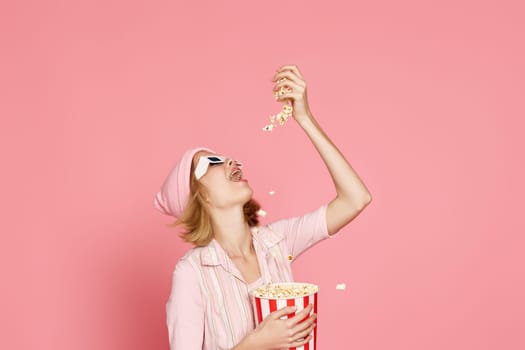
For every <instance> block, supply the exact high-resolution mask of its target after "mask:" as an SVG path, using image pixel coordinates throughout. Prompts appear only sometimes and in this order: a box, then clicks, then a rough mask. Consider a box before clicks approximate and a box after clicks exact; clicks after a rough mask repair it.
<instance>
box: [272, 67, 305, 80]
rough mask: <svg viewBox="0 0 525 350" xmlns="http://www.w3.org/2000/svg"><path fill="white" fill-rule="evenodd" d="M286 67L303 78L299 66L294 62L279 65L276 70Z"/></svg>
mask: <svg viewBox="0 0 525 350" xmlns="http://www.w3.org/2000/svg"><path fill="white" fill-rule="evenodd" d="M286 69H288V70H290V71H292V72H293V73H294V74H295V75H297V76H298V77H299V78H301V79H303V80H304V77H303V75H302V74H301V72H300V71H299V68H297V66H296V65H295V64H291V65H284V66H281V67H279V69H278V70H277V71H282V70H286Z"/></svg>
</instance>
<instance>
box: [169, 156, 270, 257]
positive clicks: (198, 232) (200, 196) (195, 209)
mask: <svg viewBox="0 0 525 350" xmlns="http://www.w3.org/2000/svg"><path fill="white" fill-rule="evenodd" d="M193 172H194V165H193V163H192V165H191V171H190V198H189V199H188V203H187V205H186V207H185V208H184V210H183V211H182V213H181V215H180V216H179V217H178V218H177V220H175V222H173V223H171V224H168V226H169V227H175V226H178V225H182V226H184V227H185V229H186V230H185V231H184V232H182V233H181V235H180V237H181V238H182V239H183V240H184V241H186V242H189V243H192V244H194V245H195V246H198V247H202V246H205V245H207V244H208V243H210V242H211V240H212V239H213V230H212V225H211V223H212V219H211V216H210V214H209V213H208V212H207V211H206V207H205V202H206V200H205V196H206V194H207V190H206V188H205V187H204V185H203V184H202V183H200V182H199V181H198V180H197V179H196V178H195V176H194V175H193ZM259 209H261V206H260V204H259V203H258V202H257V201H256V200H255V199H253V198H251V199H250V200H249V201H248V202H246V203H245V204H244V206H243V212H244V219H245V221H246V222H247V223H248V225H249V226H250V227H253V226H256V225H258V224H259V218H258V215H257V212H258V211H259Z"/></svg>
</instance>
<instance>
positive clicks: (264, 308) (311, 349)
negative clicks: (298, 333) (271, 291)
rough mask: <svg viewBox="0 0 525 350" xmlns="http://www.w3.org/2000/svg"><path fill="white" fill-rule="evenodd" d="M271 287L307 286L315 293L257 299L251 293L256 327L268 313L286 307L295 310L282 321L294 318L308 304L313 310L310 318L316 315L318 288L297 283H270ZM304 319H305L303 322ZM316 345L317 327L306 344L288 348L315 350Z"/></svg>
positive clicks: (253, 293)
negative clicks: (313, 289) (295, 308)
mask: <svg viewBox="0 0 525 350" xmlns="http://www.w3.org/2000/svg"><path fill="white" fill-rule="evenodd" d="M272 285H280V286H283V287H286V286H294V285H298V286H299V285H300V286H304V285H309V286H312V287H313V288H315V289H316V292H314V293H312V294H308V295H304V296H296V297H295V296H291V297H283V298H272V297H259V296H258V295H257V294H256V291H253V292H252V299H253V311H254V315H255V323H256V325H259V323H261V322H262V321H263V320H264V319H265V318H266V316H268V315H269V314H270V313H272V312H274V311H277V310H279V309H282V308H284V307H287V306H296V307H297V310H296V312H295V313H291V314H289V315H288V316H284V317H282V319H286V318H292V317H294V316H295V314H296V313H298V312H299V311H301V310H302V309H304V308H306V307H307V306H308V304H313V309H312V312H310V316H311V315H312V314H313V313H315V314H317V293H318V292H319V287H318V286H317V285H314V284H311V283H298V282H283V283H272ZM306 319H307V317H305V320H306ZM303 321H304V320H303ZM301 322H302V321H301ZM316 322H317V320H316ZM316 344H317V326H316V327H314V329H313V331H312V338H311V339H310V341H309V342H308V343H306V344H304V345H303V346H300V347H297V348H290V350H315V347H316Z"/></svg>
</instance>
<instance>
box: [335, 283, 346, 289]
mask: <svg viewBox="0 0 525 350" xmlns="http://www.w3.org/2000/svg"><path fill="white" fill-rule="evenodd" d="M335 289H337V290H345V289H346V284H344V283H340V284H338V285H337V286H335Z"/></svg>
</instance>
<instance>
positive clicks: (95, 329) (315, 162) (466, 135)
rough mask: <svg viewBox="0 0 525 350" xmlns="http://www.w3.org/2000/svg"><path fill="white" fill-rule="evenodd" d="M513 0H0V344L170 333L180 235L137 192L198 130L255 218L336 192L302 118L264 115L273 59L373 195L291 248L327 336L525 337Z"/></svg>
mask: <svg viewBox="0 0 525 350" xmlns="http://www.w3.org/2000/svg"><path fill="white" fill-rule="evenodd" d="M520 3H521V2H519V1H513V2H511V1H492V2H487V1H481V2H480V1H457V0H454V1H451V0H447V1H432V2H431V1H415V0H414V1H406V0H402V1H395V2H394V1H367V2H366V3H363V2H353V3H350V2H346V1H339V2H333V1H320V2H316V3H315V4H314V3H310V4H305V3H304V2H303V1H264V2H258V3H257V4H255V3H254V2H247V1H197V2H189V1H188V2H186V3H182V2H175V1H147V2H146V1H144V2H137V1H115V0H110V1H108V0H105V1H93V0H90V1H87V0H85V1H75V2H72V1H45V2H44V1H16V2H15V1H11V2H3V3H2V5H0V40H1V41H0V43H1V46H0V48H1V55H0V81H1V83H0V89H1V90H0V99H1V100H0V115H1V117H2V127H1V128H0V129H1V135H0V140H1V145H0V146H1V147H0V149H1V151H0V152H1V159H2V181H1V188H0V190H1V193H2V197H3V198H2V202H3V205H2V207H3V208H2V209H3V212H2V224H3V225H2V226H3V227H2V230H1V231H2V242H1V246H2V254H1V259H2V261H1V264H0V265H1V268H2V270H1V271H0V272H1V273H2V278H3V282H2V288H1V293H2V295H1V301H2V316H1V321H2V325H1V327H2V333H3V334H2V336H1V337H0V348H2V349H54V350H62V349H76V350H84V349H86V350H87V349H90V350H91V349H127V350H131V349H167V348H168V335H167V330H166V325H165V309H164V308H165V303H166V300H167V298H168V295H169V291H170V287H171V273H172V271H173V268H174V265H175V263H176V261H177V259H178V258H179V257H180V256H181V255H182V254H183V253H184V252H185V251H186V250H187V249H188V248H189V246H188V245H185V244H182V243H181V240H180V238H178V237H177V234H178V232H177V231H176V230H173V229H168V228H167V227H166V226H165V225H166V224H167V223H169V222H171V221H172V220H171V219H170V218H169V217H167V216H163V215H162V214H160V213H158V212H157V211H156V210H155V209H154V208H153V204H152V199H153V195H154V193H155V192H156V191H157V190H158V188H159V186H160V185H161V183H162V181H163V180H164V178H165V176H166V175H167V173H168V171H169V170H170V169H171V167H172V166H173V164H174V163H175V161H176V160H177V159H178V157H179V156H180V155H181V154H182V152H183V151H184V150H185V149H187V148H188V147H190V146H193V145H198V144H204V145H207V146H210V147H212V148H214V149H216V150H217V151H218V152H220V153H224V154H229V155H233V156H235V157H237V158H238V159H240V160H243V161H244V162H245V170H246V177H247V178H248V179H249V180H250V184H251V185H252V187H253V189H254V191H255V194H254V196H255V198H256V199H258V200H259V201H260V202H261V204H262V205H263V207H264V209H265V210H266V211H267V212H268V216H267V217H266V218H264V220H263V223H267V222H269V221H270V220H276V219H278V218H282V217H288V216H291V215H300V214H304V213H306V211H310V210H313V209H315V208H317V207H318V206H320V205H321V204H323V203H326V202H328V201H329V200H331V199H332V198H333V197H334V195H335V190H334V188H333V184H332V182H331V178H330V176H329V173H328V171H327V169H326V168H325V166H324V164H323V162H322V160H321V158H320V157H319V155H318V154H317V151H316V150H315V148H314V147H313V145H312V144H311V142H310V141H309V139H308V138H307V136H306V135H305V134H304V132H303V131H302V129H301V128H300V127H299V126H298V125H297V124H295V121H293V120H292V121H291V122H289V123H287V124H286V125H285V126H284V127H280V128H277V129H274V131H272V132H271V133H265V132H263V131H262V130H261V128H262V126H264V125H265V124H266V123H267V122H268V116H269V115H270V114H275V113H277V112H278V111H279V109H280V104H279V103H276V102H275V101H274V99H273V97H272V94H271V89H272V87H273V84H272V83H271V81H270V79H271V77H272V75H273V74H274V73H275V69H277V68H278V67H279V66H280V65H283V64H296V65H298V67H299V69H300V70H301V71H302V73H303V74H304V76H305V79H306V81H307V84H308V96H309V99H310V106H311V109H312V111H313V113H314V116H315V117H316V118H317V120H318V121H319V123H320V124H321V126H322V127H323V129H324V130H325V132H326V133H327V134H328V135H329V136H330V138H331V139H332V141H333V142H334V143H335V144H336V145H337V146H338V147H339V149H340V150H341V151H342V152H343V153H344V155H345V156H346V158H347V159H348V160H349V162H350V164H351V165H352V166H353V167H354V169H355V170H356V171H357V172H358V174H359V175H360V176H361V178H362V179H363V180H364V181H365V183H366V185H367V187H368V188H369V190H370V191H371V193H372V195H373V198H374V199H373V202H372V203H371V205H370V206H369V207H368V208H367V209H366V210H365V211H364V212H363V213H362V214H361V215H360V216H358V217H357V218H356V219H355V220H354V221H352V222H351V223H350V224H349V225H348V226H347V227H345V228H344V229H343V230H342V234H341V235H340V236H339V237H338V238H337V240H332V241H325V242H322V243H320V244H319V245H317V246H316V247H314V248H313V249H311V250H309V251H308V252H306V253H305V254H304V255H302V256H301V257H300V258H299V259H298V260H297V261H296V263H295V270H294V271H295V275H296V278H297V280H302V281H312V282H316V283H318V284H319V285H320V286H321V294H320V300H319V303H320V306H319V309H320V316H319V348H320V349H322V350H324V349H369V350H371V349H378V350H379V349H381V350H383V349H400V350H401V349H403V350H408V349H414V350H415V349H418V350H420V349H425V350H433V349H436V350H437V349H440V350H441V349H449V350H452V349H476V350H479V349H506V350H511V349H523V348H525V340H524V338H523V331H525V326H524V325H525V302H524V301H523V296H524V293H525V277H524V276H525V263H524V259H523V248H524V243H525V242H524V238H523V235H524V233H525V227H524V226H525V225H524V223H523V215H524V214H523V208H524V206H523V198H524V195H525V191H524V186H523V185H522V181H523V178H524V177H525V164H524V158H525V157H524V155H523V150H524V149H525V141H524V137H523V131H524V128H523V127H524V121H523V120H524V119H523V118H524V115H525V113H524V112H525V111H524V106H523V93H524V92H525V89H524V87H525V86H524V85H525V74H524V73H525V69H524V65H523V62H524V61H525V57H524V51H525V50H524V45H523V43H524V40H523V38H524V34H525V30H524V29H525V25H524V22H523V10H524V8H523V5H521V4H520ZM270 190H274V191H276V194H275V195H274V196H270V195H269V194H268V191H270ZM337 283H346V284H347V289H346V290H345V291H338V290H336V289H335V286H336V284H337ZM520 333H521V335H520Z"/></svg>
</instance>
